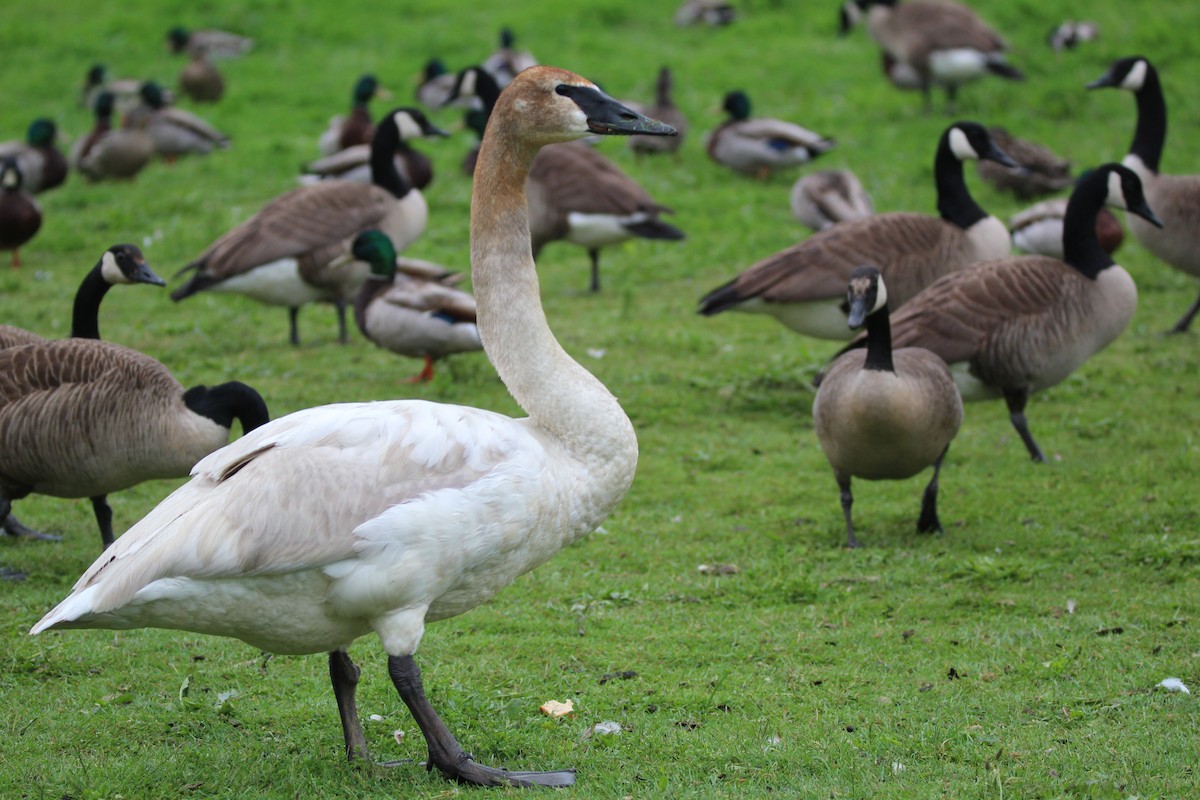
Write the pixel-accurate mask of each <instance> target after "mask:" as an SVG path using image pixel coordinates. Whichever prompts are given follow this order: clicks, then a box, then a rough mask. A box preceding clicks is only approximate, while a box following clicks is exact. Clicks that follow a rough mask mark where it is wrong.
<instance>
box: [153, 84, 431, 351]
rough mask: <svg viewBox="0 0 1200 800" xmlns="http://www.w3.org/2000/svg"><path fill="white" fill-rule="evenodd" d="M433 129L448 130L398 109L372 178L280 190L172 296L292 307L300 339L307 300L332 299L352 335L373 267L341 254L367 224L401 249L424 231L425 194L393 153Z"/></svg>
mask: <svg viewBox="0 0 1200 800" xmlns="http://www.w3.org/2000/svg"><path fill="white" fill-rule="evenodd" d="M428 135H444V134H443V132H442V131H441V130H439V129H438V128H435V127H434V126H433V125H431V124H430V122H429V120H427V119H426V118H425V115H424V114H422V113H421V112H420V111H419V110H417V109H415V108H397V109H394V110H393V111H392V112H391V113H389V114H388V115H387V116H386V117H384V118H383V120H382V121H381V122H380V124H379V127H378V128H377V129H376V131H375V138H374V139H373V140H372V142H371V172H372V177H373V183H370V184H365V183H355V182H354V181H320V182H318V183H314V184H311V185H308V186H301V187H299V188H296V189H293V190H291V191H290V192H287V193H286V194H282V195H280V196H279V197H277V198H275V199H274V200H272V201H271V202H269V203H267V205H265V206H263V208H262V209H261V210H260V211H259V212H258V213H257V214H255V215H254V216H253V217H251V218H250V219H248V220H246V221H245V222H243V223H242V224H241V225H238V226H237V227H236V228H234V229H233V230H231V231H229V232H228V233H226V234H225V235H224V236H222V237H221V238H220V239H217V241H215V242H213V244H212V245H210V246H209V247H208V249H207V250H205V251H204V252H203V253H201V254H200V255H199V256H198V257H197V258H196V259H195V260H194V261H192V262H191V263H190V264H188V265H187V266H186V267H184V268H183V269H182V270H180V274H182V273H184V272H193V271H194V272H195V275H193V276H192V277H191V279H190V280H188V282H187V283H186V284H184V285H183V286H181V287H179V288H178V289H176V290H175V291H173V292H172V293H171V299H172V300H183V299H184V298H185V297H191V296H192V295H193V294H195V293H196V292H199V291H203V290H210V291H214V292H232V293H234V294H243V295H246V296H247V297H251V298H253V299H255V300H257V301H258V302H260V303H266V304H267V305H276V306H287V308H288V313H289V319H290V323H291V324H290V332H289V340H290V341H291V343H292V344H297V345H298V344H299V343H300V334H299V331H298V330H297V328H296V317H297V314H298V313H299V311H300V306H302V305H304V304H305V303H312V302H316V301H318V300H331V301H332V302H334V304H335V305H336V306H337V310H338V332H339V340H340V341H342V342H345V341H346V321H345V306H346V303H347V302H348V301H349V300H350V299H352V298H353V297H354V294H355V293H356V292H357V291H358V287H359V286H360V285H361V284H362V282H363V280H364V279H365V278H366V268H365V266H362V268H361V269H360V268H358V267H356V266H355V264H356V262H353V261H350V260H348V259H345V258H341V257H342V256H345V255H348V254H349V252H350V244H351V242H352V241H353V239H354V236H355V234H357V233H359V232H360V231H363V230H366V229H367V228H379V229H381V230H383V231H384V232H385V233H386V234H387V235H388V236H389V237H391V239H392V242H393V244H394V245H395V246H396V249H397V250H403V249H404V248H405V247H408V246H409V245H410V244H412V243H413V242H414V241H416V239H417V237H418V236H420V235H421V234H422V233H423V232H424V231H425V224H426V222H427V221H428V219H429V208H428V206H427V205H426V204H425V198H424V196H422V194H421V193H420V192H419V191H417V190H416V189H414V188H413V187H412V184H410V183H409V182H408V181H406V180H405V179H404V177H403V176H402V175H401V174H400V173H399V172H397V171H396V165H395V163H394V161H393V160H392V154H393V153H394V152H395V151H396V145H397V143H398V142H399V141H400V140H401V139H402V138H406V137H409V138H411V137H415V136H428ZM360 266H361V265H360Z"/></svg>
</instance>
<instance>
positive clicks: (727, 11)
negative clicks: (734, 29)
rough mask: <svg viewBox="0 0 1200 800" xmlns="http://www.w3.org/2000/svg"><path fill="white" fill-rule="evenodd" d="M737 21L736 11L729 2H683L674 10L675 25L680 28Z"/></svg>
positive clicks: (714, 25) (718, 0)
mask: <svg viewBox="0 0 1200 800" xmlns="http://www.w3.org/2000/svg"><path fill="white" fill-rule="evenodd" d="M735 19H737V10H736V9H735V8H734V7H733V3H730V2H729V0H684V2H683V4H682V5H680V6H679V8H677V9H675V17H674V20H675V24H676V25H678V26H679V27H680V28H686V27H687V26H689V25H711V26H713V27H719V26H721V25H728V24H729V23H731V22H733V21H734V20H735Z"/></svg>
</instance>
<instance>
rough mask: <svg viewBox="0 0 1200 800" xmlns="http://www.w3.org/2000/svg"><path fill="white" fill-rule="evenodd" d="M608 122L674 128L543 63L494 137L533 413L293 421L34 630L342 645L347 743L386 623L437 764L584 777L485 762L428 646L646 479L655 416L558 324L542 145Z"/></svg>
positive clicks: (234, 458)
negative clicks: (428, 678) (539, 226)
mask: <svg viewBox="0 0 1200 800" xmlns="http://www.w3.org/2000/svg"><path fill="white" fill-rule="evenodd" d="M597 133H599V134H636V133H662V134H670V133H672V131H671V130H670V128H668V127H667V126H665V125H661V124H660V123H657V122H655V121H653V120H650V119H647V118H645V117H643V116H641V115H639V114H637V113H635V112H633V111H631V110H630V109H627V108H625V107H623V106H621V105H620V104H619V103H617V102H616V101H614V100H613V99H612V98H610V97H608V96H607V95H605V94H603V93H602V92H600V91H599V90H598V89H597V88H596V87H595V85H593V84H591V83H590V82H588V81H586V80H584V79H583V78H580V77H579V76H578V75H574V74H572V73H570V72H566V71H564V70H559V69H555V68H551V67H532V68H530V69H528V70H525V71H524V72H522V73H521V74H520V75H518V76H517V77H516V78H515V79H514V80H513V83H512V84H511V85H510V86H509V88H508V89H507V90H506V92H505V93H504V96H503V97H502V98H501V100H500V102H499V103H498V104H497V106H496V109H495V112H494V114H493V117H492V121H491V123H490V124H489V125H488V129H487V133H486V135H485V137H484V142H483V151H482V152H481V153H480V156H479V165H478V170H477V171H476V174H475V182H474V191H473V194H472V201H471V264H472V278H473V283H474V287H475V292H476V297H477V299H478V302H479V330H480V334H481V337H482V339H483V342H484V346H485V349H486V350H487V353H488V355H489V357H490V358H491V359H492V361H493V363H495V365H496V370H497V372H498V373H499V374H500V377H501V379H502V380H503V381H504V383H505V385H506V386H507V387H508V389H509V391H510V392H511V393H512V395H513V398H514V400H515V401H516V402H517V403H518V404H519V405H520V406H521V407H522V408H523V409H524V410H525V411H526V413H527V414H528V417H526V418H523V419H511V418H509V417H505V416H502V415H500V414H496V413H494V412H490V411H483V410H480V409H473V408H465V407H462V406H452V405H441V404H437V403H430V402H425V401H421V400H397V401H391V402H375V403H362V404H340V405H333V406H324V407H320V408H312V409H308V410H306V411H300V412H297V413H295V414H291V415H289V416H286V417H283V418H281V419H277V420H275V421H274V422H272V423H270V424H269V425H266V426H264V427H263V428H261V429H260V430H258V431H256V432H255V433H253V434H251V435H250V436H246V437H243V438H242V439H241V440H239V441H238V442H235V443H234V444H233V445H231V446H229V447H226V448H224V449H222V450H221V451H219V452H217V453H214V454H213V455H211V456H209V457H208V458H206V459H205V460H204V461H202V462H200V463H199V464H197V465H196V469H195V471H194V476H193V478H192V480H191V482H189V483H188V484H186V485H185V486H183V487H182V488H180V489H179V490H177V491H176V492H175V493H174V494H172V495H171V496H170V497H168V498H167V499H166V500H164V501H163V502H162V503H161V504H160V505H159V506H158V507H157V508H156V509H155V510H153V511H151V512H150V514H148V515H147V516H146V517H145V518H144V519H143V520H142V521H141V522H139V523H137V524H136V525H134V526H133V528H131V529H130V530H129V531H128V532H127V533H126V534H125V535H124V536H122V537H121V538H120V539H119V540H118V541H117V543H116V544H115V545H114V546H113V548H111V549H110V551H109V552H108V553H105V554H104V556H103V558H101V559H99V560H97V561H96V562H95V563H94V564H93V565H92V566H91V567H90V568H89V569H88V570H87V572H85V573H84V575H83V577H82V578H80V580H79V582H78V583H77V584H76V585H75V588H74V589H73V591H72V593H71V594H70V596H69V597H67V598H66V599H65V600H64V601H63V602H62V603H60V604H59V605H58V606H57V607H56V608H55V609H54V610H52V611H51V612H50V613H48V614H47V615H46V616H45V617H43V618H42V620H41V621H39V622H38V623H37V624H36V625H34V627H33V629H32V633H40V632H42V631H45V630H48V629H51V628H118V629H120V628H136V627H150V626H154V627H166V628H179V629H186V630H191V631H197V632H202V633H209V634H217V635H223V636H231V637H236V638H238V639H242V640H243V641H245V642H248V643H250V644H251V645H252V646H254V647H258V648H264V649H267V650H270V651H273V652H277V653H291V654H303V653H320V652H325V653H329V665H330V676H331V679H332V683H333V689H334V695H335V697H336V699H337V702H338V708H339V711H340V716H341V721H342V729H343V732H344V735H345V744H346V751H345V752H346V755H347V756H348V757H349V758H350V759H351V760H356V759H362V760H366V759H367V758H368V753H367V745H366V739H365V737H364V735H363V732H362V728H361V726H360V725H359V722H358V715H357V712H356V710H355V702H354V694H355V687H356V684H357V682H358V677H359V670H358V667H356V666H355V665H354V664H353V662H351V660H350V657H349V655H348V654H347V649H348V648H349V646H350V644H351V643H352V642H353V641H354V640H355V639H357V638H358V637H360V636H363V635H365V634H368V633H371V632H374V633H376V635H378V636H379V638H380V640H381V641H382V644H383V648H384V650H385V651H386V652H387V654H388V673H389V675H390V676H391V678H392V682H393V684H394V685H395V687H396V690H397V692H398V693H399V695H400V698H401V700H402V701H403V702H404V704H405V705H406V706H407V707H408V709H409V711H410V712H411V713H412V715H413V717H414V719H415V721H416V723H417V725H418V726H419V727H420V729H421V732H422V733H423V734H424V736H425V740H426V742H427V744H428V747H429V758H428V764H429V767H430V768H433V767H436V768H437V769H438V770H439V771H440V772H441V773H442V774H443V775H444V776H445V777H447V778H449V779H451V780H458V781H461V782H464V783H476V784H485V785H496V784H504V785H517V786H529V785H543V786H565V785H569V784H571V783H573V781H574V772H573V771H572V770H562V771H557V772H549V773H535V772H509V771H506V770H503V769H495V768H492V767H487V766H484V765H482V764H479V763H477V762H475V761H474V759H473V758H472V757H471V756H470V755H468V754H467V753H466V752H464V751H463V749H462V747H461V746H459V744H458V742H457V741H456V740H455V738H454V736H453V735H452V734H451V733H450V731H449V729H448V728H447V727H446V726H445V724H444V723H443V722H442V721H441V719H440V718H439V717H438V715H437V712H436V711H434V709H433V707H432V706H431V705H430V703H429V700H428V699H427V698H426V696H425V691H424V689H423V687H422V681H421V673H420V670H419V668H418V667H417V664H416V661H415V660H414V658H413V653H414V652H415V651H416V649H417V645H418V643H419V642H420V640H421V637H422V634H423V633H424V630H425V624H426V623H427V622H433V621H435V620H439V619H444V618H446V617H451V616H455V615H457V614H461V613H463V612H465V611H468V610H469V609H471V608H473V607H475V606H477V605H479V604H481V603H484V602H486V601H487V600H488V599H489V598H490V597H491V596H492V595H493V594H495V593H496V592H497V591H499V590H500V589H501V588H502V587H504V586H505V585H507V584H508V583H510V582H511V581H512V580H514V579H515V578H516V577H517V576H519V575H521V574H522V573H525V572H527V571H528V570H530V569H533V568H534V567H535V566H537V565H538V564H540V563H542V562H543V561H545V560H547V559H548V558H550V557H551V556H552V555H554V554H555V553H556V552H557V551H558V550H560V549H561V548H563V547H565V546H567V545H568V544H570V543H571V542H573V541H575V540H577V539H578V538H580V537H582V536H585V535H587V534H588V533H590V532H591V531H593V530H594V529H595V528H596V526H597V525H599V524H600V523H601V522H602V521H603V520H604V518H605V517H606V516H607V515H608V513H609V512H610V511H611V510H612V509H613V508H614V507H615V506H616V504H617V503H618V502H619V501H620V499H621V497H622V496H623V495H624V494H625V491H626V490H627V489H628V488H629V485H630V483H631V482H632V480H633V474H634V469H635V467H636V462H637V454H638V450H637V439H636V437H635V435H634V431H633V426H632V425H631V424H630V422H629V419H628V418H627V417H626V416H625V413H624V412H623V411H622V409H621V406H620V405H619V404H618V403H617V401H616V399H615V398H614V397H613V396H612V395H611V394H610V393H609V392H608V390H607V389H606V388H605V387H604V385H603V384H601V383H600V382H599V381H598V380H596V379H595V378H594V377H593V376H592V375H591V374H589V373H588V372H587V371H586V370H585V369H584V368H583V367H582V366H580V365H579V364H578V363H577V362H575V361H574V360H573V359H571V357H570V356H569V355H567V353H566V352H565V351H564V350H563V349H562V347H561V346H560V345H559V344H558V342H557V341H556V340H555V338H554V335H553V333H552V332H551V331H550V328H549V327H548V325H547V323H546V318H545V315H544V313H543V311H542V308H541V302H540V298H539V293H538V280H537V272H536V269H535V266H534V262H533V259H532V258H531V257H530V242H529V228H528V224H527V222H526V220H527V216H526V202H525V197H524V185H525V173H526V171H527V170H528V169H529V166H530V163H531V162H532V160H533V157H534V154H535V153H536V152H537V149H538V148H539V147H540V146H542V145H545V144H549V143H551V142H559V141H564V140H568V139H573V138H579V137H583V136H586V135H589V134H597ZM460 677H461V675H460Z"/></svg>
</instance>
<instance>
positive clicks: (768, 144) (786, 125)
mask: <svg viewBox="0 0 1200 800" xmlns="http://www.w3.org/2000/svg"><path fill="white" fill-rule="evenodd" d="M722 108H724V109H725V111H726V112H728V114H729V119H727V120H725V122H723V123H721V124H720V125H719V126H717V128H716V129H715V130H713V131H712V132H711V133H709V135H708V142H707V144H706V145H705V150H706V151H707V152H708V157H709V158H711V159H712V160H713V161H715V162H717V163H718V164H721V165H723V166H726V167H729V168H730V169H732V170H734V171H735V172H741V173H744V174H746V175H755V176H757V177H759V178H763V179H765V178H768V177H770V175H771V173H772V172H773V171H775V170H780V169H787V168H788V167H795V166H798V165H800V164H807V163H808V162H809V161H812V160H813V159H814V158H817V157H818V156H820V155H821V154H822V153H828V152H829V151H830V150H832V149H833V147H834V141H833V139H829V138H826V137H824V136H821V135H820V134H817V133H814V132H813V131H810V130H809V129H808V128H802V127H800V126H799V125H796V124H794V123H791V122H785V121H783V120H781V119H770V118H769V117H751V116H750V98H749V96H747V94H746V93H745V92H743V91H741V90H735V91H732V92H729V93H728V94H726V95H725V100H724V102H723V104H722Z"/></svg>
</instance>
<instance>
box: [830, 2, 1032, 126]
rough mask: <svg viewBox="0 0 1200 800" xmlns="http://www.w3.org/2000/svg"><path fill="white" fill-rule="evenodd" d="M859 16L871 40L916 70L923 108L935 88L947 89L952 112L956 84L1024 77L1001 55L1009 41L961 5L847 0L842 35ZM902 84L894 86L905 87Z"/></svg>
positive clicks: (843, 11) (910, 68) (842, 12)
mask: <svg viewBox="0 0 1200 800" xmlns="http://www.w3.org/2000/svg"><path fill="white" fill-rule="evenodd" d="M863 17H866V24H867V33H868V34H870V36H871V38H872V39H873V40H874V41H875V43H876V44H878V45H879V47H880V48H882V49H883V51H884V52H885V53H887V54H888V55H889V56H890V57H891V58H893V59H895V61H896V62H898V64H899V65H901V66H902V67H903V70H904V71H905V72H911V73H915V75H916V78H917V81H918V82H917V86H918V87H919V88H920V89H921V93H922V95H923V96H924V98H925V108H926V109H929V108H930V105H931V103H930V96H929V95H930V90H931V89H932V87H934V86H941V87H942V88H943V89H945V90H946V104H947V107H948V110H950V111H953V109H954V101H955V99H956V98H957V96H958V87H959V86H962V85H963V84H964V83H968V82H970V81H973V80H975V79H976V78H979V77H982V76H983V75H987V74H992V75H998V76H1000V77H1001V78H1008V79H1009V80H1016V81H1020V80H1024V79H1025V76H1024V75H1023V74H1022V73H1021V72H1020V71H1019V70H1018V69H1016V68H1015V67H1013V66H1012V65H1011V64H1009V63H1008V59H1007V58H1006V57H1005V55H1004V51H1005V50H1006V49H1007V48H1008V45H1007V43H1005V41H1004V39H1003V38H1002V37H1001V36H1000V34H998V33H996V31H994V30H992V28H991V27H989V26H988V25H987V23H985V22H984V21H983V20H981V19H980V18H979V16H978V15H977V14H976V13H975V12H974V11H972V10H971V9H970V8H967V7H966V6H964V5H962V4H960V3H953V2H947V1H946V0H908V2H904V3H901V2H897V0H847V2H846V3H844V4H843V5H842V11H841V33H842V34H843V35H845V34H846V33H848V32H849V31H850V29H851V28H852V27H853V26H854V25H856V24H857V23H858V22H859V21H860V20H862V19H863ZM885 63H886V62H885ZM890 74H891V73H890V72H889V75H890ZM905 83H908V81H906V82H905ZM905 83H899V84H897V85H899V86H901V88H905Z"/></svg>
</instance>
